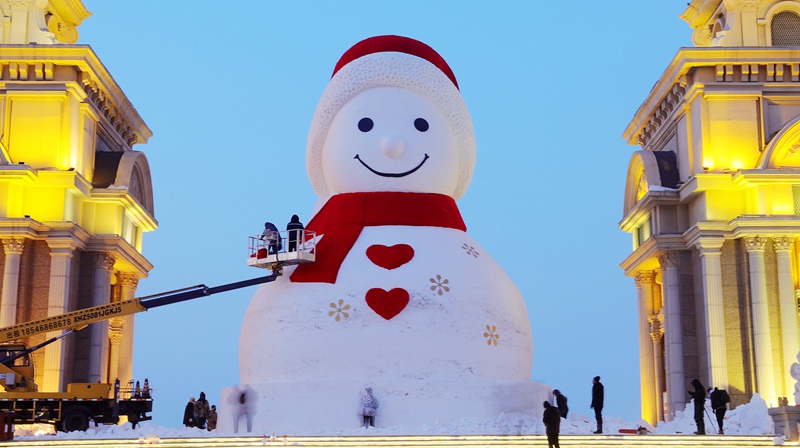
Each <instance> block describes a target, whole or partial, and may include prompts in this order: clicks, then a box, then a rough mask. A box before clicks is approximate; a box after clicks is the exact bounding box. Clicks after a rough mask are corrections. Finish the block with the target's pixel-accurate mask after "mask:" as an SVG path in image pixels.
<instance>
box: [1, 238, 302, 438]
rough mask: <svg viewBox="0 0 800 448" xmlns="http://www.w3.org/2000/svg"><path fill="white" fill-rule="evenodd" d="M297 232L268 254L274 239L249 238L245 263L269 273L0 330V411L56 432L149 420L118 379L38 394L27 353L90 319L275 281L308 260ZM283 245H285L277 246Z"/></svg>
mask: <svg viewBox="0 0 800 448" xmlns="http://www.w3.org/2000/svg"><path fill="white" fill-rule="evenodd" d="M299 233H300V236H299V237H298V238H299V240H300V244H293V245H292V246H291V247H292V248H294V249H296V250H294V251H285V250H277V251H274V253H269V247H268V246H269V245H270V244H272V245H273V246H274V245H275V241H274V240H273V241H272V242H270V241H269V240H263V239H259V236H251V237H250V241H249V244H248V253H249V256H248V260H247V264H248V265H249V266H254V267H258V268H264V269H269V270H271V271H272V272H271V274H270V275H267V276H264V277H257V278H254V279H250V280H243V281H239V282H234V283H227V284H224V285H220V286H215V287H208V286H206V285H204V284H200V285H196V286H190V287H187V288H182V289H177V290H174V291H167V292H162V293H159V294H153V295H149V296H145V297H140V298H135V299H130V300H124V301H120V302H112V303H108V304H105V305H99V306H94V307H90V308H84V309H80V310H76V311H72V312H69V313H65V314H60V315H56V316H51V317H47V318H44V319H39V320H34V321H30V322H25V323H21V324H17V325H13V326H10V327H5V328H0V386H2V389H0V412H13V413H14V421H15V423H18V424H31V423H50V424H52V425H54V426H55V428H56V430H58V431H66V432H70V431H85V430H86V429H88V428H89V421H90V420H92V421H94V422H95V424H100V423H103V424H106V423H118V422H119V416H120V415H124V416H127V418H128V421H130V422H133V423H137V422H140V421H145V420H151V419H152V417H151V416H149V415H147V413H148V412H152V410H153V399H152V397H136V396H121V394H120V386H119V379H116V381H115V383H114V384H102V383H70V384H68V385H67V391H66V392H39V388H38V385H37V384H36V383H35V382H34V372H33V363H32V361H31V357H30V354H31V353H32V352H33V351H35V350H38V349H40V348H42V347H45V346H47V345H48V344H51V343H53V342H55V341H57V340H58V339H60V338H63V337H64V336H66V335H67V334H69V333H71V332H73V331H78V330H81V329H83V328H86V327H87V326H89V325H90V324H92V323H95V322H102V321H105V320H108V319H111V318H114V317H121V316H127V315H130V314H136V313H140V312H142V311H148V310H151V309H153V308H157V307H160V306H164V305H171V304H173V303H179V302H184V301H187V300H193V299H197V298H200V297H205V296H210V295H212V294H217V293H221V292H226V291H233V290H236V289H240V288H246V287H248V286H254V285H260V284H262V283H267V282H272V281H275V279H277V278H278V277H279V276H281V275H282V273H283V266H286V265H294V264H301V263H312V262H313V261H314V255H315V254H314V248H315V247H314V246H315V242H316V239H314V238H313V232H305V233H304V232H303V231H299ZM306 234H308V235H310V238H309V241H306ZM277 238H280V239H281V240H284V243H285V240H286V235H285V234H283V232H281V234H280V235H278V236H277ZM283 247H289V246H287V245H286V244H283ZM54 331H64V333H62V334H60V335H58V336H55V337H53V338H50V339H48V340H47V341H45V342H43V343H41V344H38V345H36V346H34V347H26V346H25V345H24V344H21V343H18V342H14V341H17V340H19V339H20V338H24V337H29V336H35V335H38V334H43V333H49V332H54ZM128 395H130V394H128Z"/></svg>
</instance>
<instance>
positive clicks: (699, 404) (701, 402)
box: [688, 378, 706, 436]
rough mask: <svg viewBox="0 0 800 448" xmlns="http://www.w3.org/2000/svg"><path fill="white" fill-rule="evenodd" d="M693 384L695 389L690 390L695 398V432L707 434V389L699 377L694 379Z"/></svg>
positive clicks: (702, 434) (701, 434)
mask: <svg viewBox="0 0 800 448" xmlns="http://www.w3.org/2000/svg"><path fill="white" fill-rule="evenodd" d="M692 386H694V390H693V391H691V390H690V391H688V392H689V395H691V396H692V398H693V399H694V421H695V423H697V431H695V434H697V435H699V436H704V435H706V422H705V420H704V418H703V411H705V409H706V408H705V405H706V389H705V388H704V387H703V383H701V382H700V380H698V379H697V378H695V379H693V380H692Z"/></svg>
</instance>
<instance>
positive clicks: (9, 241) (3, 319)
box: [0, 238, 25, 327]
mask: <svg viewBox="0 0 800 448" xmlns="http://www.w3.org/2000/svg"><path fill="white" fill-rule="evenodd" d="M24 247H25V238H3V249H5V252H6V260H5V262H6V263H5V268H4V269H3V292H2V296H0V327H10V326H12V325H14V324H16V323H17V293H18V292H19V259H20V257H21V255H22V249H23V248H24Z"/></svg>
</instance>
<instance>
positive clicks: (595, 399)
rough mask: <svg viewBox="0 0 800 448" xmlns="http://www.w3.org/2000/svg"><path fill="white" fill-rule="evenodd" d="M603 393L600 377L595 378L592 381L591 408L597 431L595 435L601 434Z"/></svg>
mask: <svg viewBox="0 0 800 448" xmlns="http://www.w3.org/2000/svg"><path fill="white" fill-rule="evenodd" d="M604 395H605V394H604V392H603V383H601V382H600V377H599V376H596V377H594V378H593V379H592V406H591V408H592V409H594V418H595V419H597V431H595V432H594V433H595V434H602V433H603V400H604V399H605V397H604Z"/></svg>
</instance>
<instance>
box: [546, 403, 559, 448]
mask: <svg viewBox="0 0 800 448" xmlns="http://www.w3.org/2000/svg"><path fill="white" fill-rule="evenodd" d="M554 392H555V391H554ZM542 423H544V428H545V433H547V447H548V448H559V447H558V433H559V432H560V430H561V414H559V412H558V408H556V407H555V406H553V405H551V404H550V402H549V401H545V402H544V414H543V416H542Z"/></svg>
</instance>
